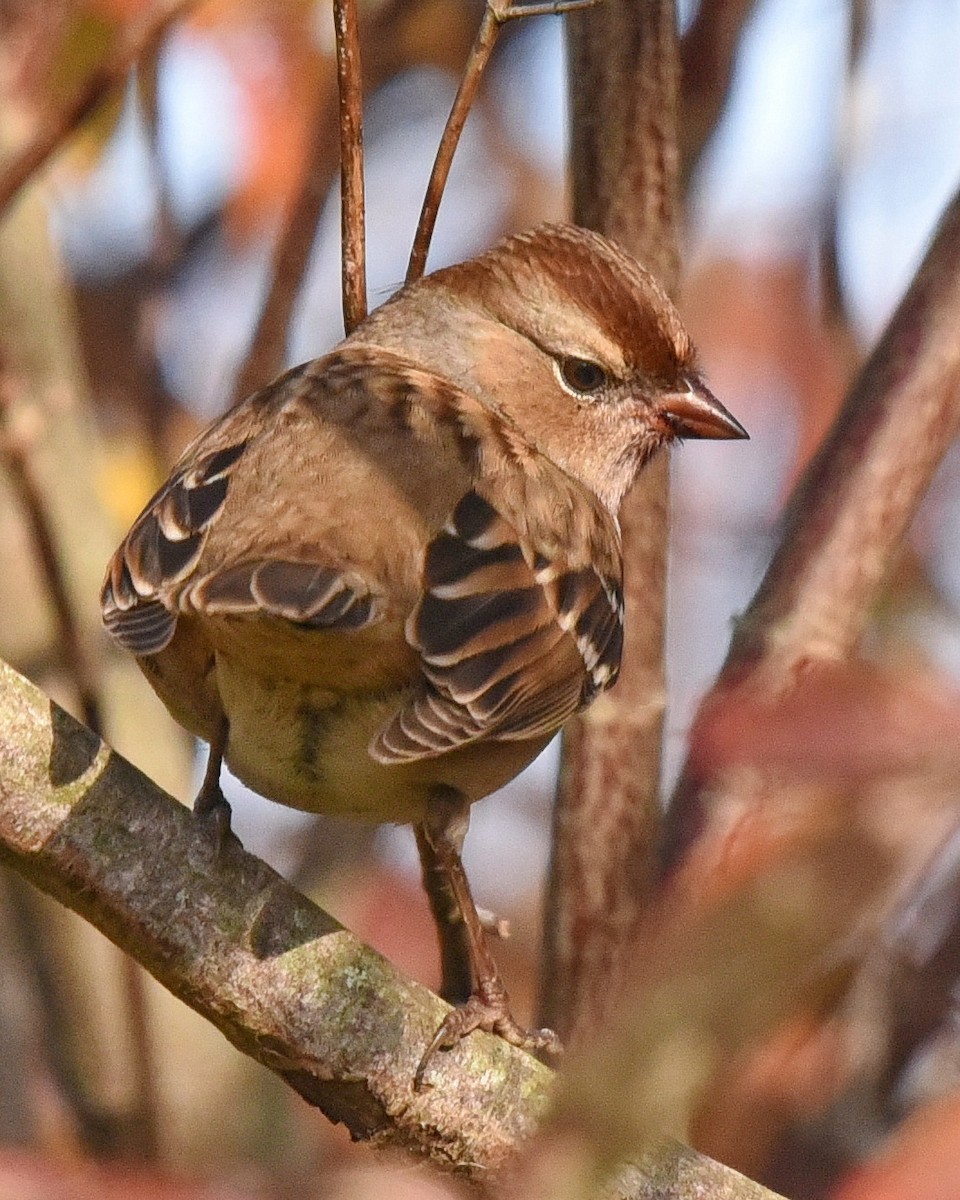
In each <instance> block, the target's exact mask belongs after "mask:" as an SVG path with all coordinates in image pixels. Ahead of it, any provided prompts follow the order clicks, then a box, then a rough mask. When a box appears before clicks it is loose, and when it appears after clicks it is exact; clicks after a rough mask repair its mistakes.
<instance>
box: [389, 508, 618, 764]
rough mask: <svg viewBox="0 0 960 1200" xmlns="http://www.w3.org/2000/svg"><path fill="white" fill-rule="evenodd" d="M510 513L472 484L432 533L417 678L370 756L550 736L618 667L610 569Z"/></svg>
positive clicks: (412, 622)
mask: <svg viewBox="0 0 960 1200" xmlns="http://www.w3.org/2000/svg"><path fill="white" fill-rule="evenodd" d="M518 524H521V522H519V521H518V522H517V523H516V524H514V523H511V522H510V521H508V520H507V519H506V518H505V517H504V516H503V515H502V514H501V513H500V512H498V511H497V508H495V507H494V504H493V503H492V502H491V500H490V499H487V498H485V497H484V496H483V495H481V494H480V493H479V492H478V491H476V490H473V491H470V492H469V493H468V494H467V495H466V496H464V498H463V499H462V500H461V501H460V502H459V504H458V505H457V506H456V508H455V510H454V512H453V515H452V517H451V518H450V520H449V521H448V523H447V524H446V526H445V527H444V529H443V530H442V532H441V533H440V534H439V535H438V536H437V537H436V538H435V539H434V540H433V542H432V543H431V544H430V546H429V548H428V550H427V554H426V559H425V563H424V582H423V595H422V597H421V599H420V601H419V603H418V604H417V606H416V608H415V609H414V611H413V613H412V614H411V616H410V618H409V620H408V622H407V638H408V640H409V641H410V642H411V644H412V645H413V646H414V647H415V649H417V650H418V651H419V653H420V655H421V660H422V669H423V675H424V681H423V685H422V686H421V687H420V688H419V690H418V691H417V692H416V693H415V694H414V695H413V697H412V698H411V699H410V700H409V701H408V703H407V704H405V705H404V707H403V708H402V709H401V710H400V712H399V713H398V714H397V715H396V716H395V717H394V718H393V720H392V721H391V722H390V723H389V724H388V725H387V726H386V728H384V729H383V730H382V731H381V732H380V734H379V735H378V736H377V738H376V739H375V740H374V742H373V744H372V746H371V753H372V754H373V756H374V757H375V758H377V759H378V760H379V761H381V762H407V761H412V760H416V759H424V758H433V757H436V756H437V755H440V754H443V753H445V752H447V751H450V750H453V749H456V748H457V747H459V746H462V745H466V744H468V743H470V742H474V741H477V740H479V739H481V738H493V739H495V740H498V741H525V740H530V739H536V738H540V737H548V736H550V735H551V734H552V733H554V732H555V731H556V730H557V729H558V728H559V727H560V725H562V724H563V722H564V721H565V720H566V719H567V718H568V717H569V716H571V715H572V714H573V713H574V712H576V711H577V709H578V708H580V707H582V706H583V705H584V704H585V703H587V702H588V701H589V700H590V699H592V698H593V696H594V695H596V693H597V692H598V691H600V690H602V689H603V688H605V687H608V686H609V685H610V684H611V683H612V682H613V681H614V679H615V678H616V676H617V671H618V669H619V665H620V652H621V648H622V634H621V630H622V598H621V591H620V586H619V583H618V581H617V578H618V573H617V577H615V576H614V573H613V571H611V574H610V575H605V574H604V573H603V572H602V570H597V569H596V568H595V566H594V565H591V564H590V563H575V562H572V561H571V559H572V558H575V557H576V554H575V552H576V551H577V550H579V549H582V547H576V546H575V547H571V548H570V550H571V553H570V554H569V555H567V554H565V553H564V551H563V550H561V549H560V548H559V547H556V546H555V547H554V548H553V552H552V553H544V552H543V550H542V549H537V548H535V546H534V545H533V544H532V543H531V541H530V540H529V530H527V531H525V533H526V536H525V533H524V532H520V531H518V528H517V525H518ZM611 549H612V550H613V552H614V553H613V561H614V563H615V562H616V553H615V546H614V547H612V548H611ZM611 565H613V564H611Z"/></svg>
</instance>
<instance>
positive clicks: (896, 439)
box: [664, 192, 960, 868]
mask: <svg viewBox="0 0 960 1200" xmlns="http://www.w3.org/2000/svg"><path fill="white" fill-rule="evenodd" d="M958 320H960V192H958V193H957V195H955V196H954V198H953V200H952V201H951V203H950V204H949V206H948V207H947V210H946V212H945V213H944V215H943V217H942V219H941V221H940V225H939V227H938V230H937V233H936V235H935V237H934V240H933V242H932V244H931V246H930V249H929V250H928V252H927V255H926V257H925V259H924V261H923V263H922V265H921V267H920V269H919V271H918V272H917V274H916V276H915V278H914V280H913V283H912V284H911V286H910V289H909V291H908V292H907V294H906V296H905V297H904V299H903V301H902V302H901V304H900V306H899V308H898V309H897V311H896V313H895V314H894V316H893V317H892V318H891V320H890V323H889V325H888V326H887V328H886V331H885V332H884V334H883V336H882V338H881V339H880V341H879V342H878V344H877V346H876V348H875V349H874V351H873V353H872V354H871V356H870V358H869V359H868V360H867V362H866V364H865V365H864V367H863V369H862V371H861V372H860V375H859V376H858V378H857V379H856V381H855V382H854V384H853V386H852V388H851V390H850V392H849V393H848V396H847V399H846V401H845V403H844V406H843V408H842V410H841V412H840V415H839V416H838V418H837V420H836V422H835V423H834V426H833V428H832V430H831V431H830V433H829V435H828V436H827V438H826V440H825V441H824V443H823V445H822V446H821V448H820V450H819V452H818V453H817V455H816V457H815V458H814V459H813V461H812V462H811V463H810V465H809V467H808V468H807V470H806V472H805V474H804V476H803V478H802V479H801V480H800V481H799V483H798V484H797V487H796V489H795V490H794V493H793V495H792V496H791V498H790V500H789V501H788V504H787V508H786V513H785V516H784V519H783V522H782V525H781V540H780V544H779V547H778V549H777V551H776V553H775V555H774V557H773V560H772V561H771V563H770V566H769V567H768V569H767V573H766V575H765V576H764V579H763V582H762V583H761V584H760V587H759V589H758V591H757V594H756V595H755V596H754V598H753V600H752V602H751V604H750V606H749V607H748V609H747V611H746V613H744V615H743V616H742V617H741V618H740V620H739V621H738V623H737V627H736V630H735V633H734V637H733V641H732V643H731V646H730V651H729V653H728V655H727V660H726V662H725V664H724V666H723V669H722V671H721V673H720V675H719V677H718V679H717V682H716V684H715V685H714V689H713V691H712V693H711V696H713V695H715V694H716V693H718V692H720V691H722V690H723V689H725V688H726V687H728V686H729V685H730V684H731V683H732V682H734V681H743V680H744V677H745V676H746V675H747V674H748V673H749V674H750V675H751V676H752V677H753V678H754V679H755V680H756V681H757V682H758V683H762V685H763V687H764V688H765V690H767V691H768V692H772V693H773V694H776V693H778V692H782V691H783V690H784V689H787V688H789V687H790V684H791V682H792V680H793V679H794V678H795V677H796V676H797V675H798V674H799V673H800V672H802V671H804V670H806V669H808V668H809V667H810V666H812V665H814V664H816V663H817V662H837V661H842V660H843V659H846V658H849V657H850V656H851V654H853V653H854V652H855V650H856V647H857V645H858V643H859V641H860V638H861V637H862V635H863V633H864V631H865V629H866V627H867V623H868V621H869V618H870V613H871V611H872V608H873V605H874V603H875V601H876V598H877V595H878V593H879V591H880V588H881V587H882V586H883V583H884V581H885V579H886V578H887V576H888V575H889V573H890V570H891V568H892V566H893V565H894V563H895V562H896V560H897V557H898V555H899V553H900V546H901V542H902V540H903V535H904V533H905V532H906V530H907V528H908V526H909V524H910V521H911V520H912V518H913V515H914V513H915V512H916V511H917V507H918V506H919V504H920V501H921V500H922V499H923V496H924V495H925V493H926V491H927V488H928V486H929V484H930V481H931V479H932V478H933V475H934V472H935V471H936V469H937V467H938V466H939V464H940V461H941V459H942V458H943V455H944V454H945V453H946V451H947V449H948V448H949V446H950V445H951V443H952V442H953V441H954V439H955V438H956V437H957V435H958V433H960V343H958V341H957V334H956V331H957V322H958ZM709 699H710V697H708V698H707V700H709ZM705 703H706V701H705ZM703 784H704V781H702V780H700V779H698V778H697V775H696V772H695V771H694V770H693V768H692V766H690V765H689V764H688V766H687V767H686V768H685V770H684V772H683V774H682V776H681V779H680V782H679V784H678V786H677V790H676V792H675V795H674V800H673V804H672V805H671V809H670V812H669V816H668V825H667V831H666V842H665V846H664V866H665V868H670V867H672V866H674V865H675V864H676V863H677V861H678V859H679V858H680V857H682V855H683V854H684V853H685V851H686V849H687V848H688V847H689V845H690V843H691V842H692V841H693V840H694V839H695V838H696V837H697V835H698V832H699V830H700V827H701V824H702V821H703V820H704V818H705V809H704V799H703ZM758 786H759V785H758ZM762 791H763V789H762V787H761V788H760V790H759V791H758V793H757V796H756V797H754V799H755V800H756V801H757V802H758V803H762V795H761V794H762ZM738 795H739V793H738ZM742 799H743V801H744V802H745V803H746V802H748V798H747V797H746V795H745V794H744V795H743V797H742Z"/></svg>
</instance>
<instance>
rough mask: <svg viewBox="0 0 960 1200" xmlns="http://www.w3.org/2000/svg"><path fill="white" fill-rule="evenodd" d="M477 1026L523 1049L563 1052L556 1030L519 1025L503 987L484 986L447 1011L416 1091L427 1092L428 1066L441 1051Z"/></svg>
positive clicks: (429, 1048) (424, 1059) (416, 1079)
mask: <svg viewBox="0 0 960 1200" xmlns="http://www.w3.org/2000/svg"><path fill="white" fill-rule="evenodd" d="M475 1029H482V1030H484V1031H485V1032H487V1033H495V1034H496V1035H497V1036H498V1037H502V1038H503V1040H504V1041H505V1042H509V1043H510V1045H511V1046H518V1047H519V1048H520V1049H521V1050H546V1051H547V1052H548V1053H549V1054H560V1053H561V1051H562V1049H563V1047H562V1046H561V1044H560V1039H559V1038H558V1037H557V1035H556V1034H555V1033H554V1032H553V1030H552V1029H524V1028H523V1027H522V1026H521V1025H519V1024H518V1023H517V1022H516V1021H515V1020H514V1018H513V1015H512V1014H511V1012H510V1009H509V999H508V997H507V994H506V992H505V991H503V990H502V988H497V987H484V986H483V985H481V986H480V987H479V988H478V989H477V991H476V992H474V994H473V995H472V996H471V997H470V999H469V1000H468V1001H467V1002H466V1004H461V1005H460V1006H459V1007H458V1008H454V1009H451V1011H450V1012H448V1013H447V1015H446V1017H445V1018H444V1020H443V1023H442V1024H441V1025H440V1028H439V1029H438V1030H437V1032H436V1033H435V1034H434V1035H433V1037H432V1038H431V1040H430V1044H429V1045H428V1046H427V1048H426V1050H424V1052H423V1056H422V1057H421V1059H420V1064H419V1066H418V1067H417V1071H416V1074H415V1075H414V1077H413V1090H414V1091H415V1092H420V1091H423V1088H424V1086H425V1084H426V1078H425V1077H426V1071H427V1067H428V1066H429V1065H430V1061H431V1059H432V1058H433V1056H434V1055H435V1054H436V1053H437V1051H438V1050H452V1049H453V1047H454V1046H456V1045H457V1043H458V1042H460V1041H462V1040H463V1038H465V1037H466V1036H467V1034H469V1033H473V1031H474V1030H475Z"/></svg>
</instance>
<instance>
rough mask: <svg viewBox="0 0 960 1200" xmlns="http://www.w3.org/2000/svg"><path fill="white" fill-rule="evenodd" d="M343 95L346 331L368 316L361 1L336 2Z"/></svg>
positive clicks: (339, 78)
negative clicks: (359, 5)
mask: <svg viewBox="0 0 960 1200" xmlns="http://www.w3.org/2000/svg"><path fill="white" fill-rule="evenodd" d="M333 24H334V28H335V30H336V36H337V84H338V86H339V92H340V236H341V251H340V253H341V265H342V271H343V324H344V328H345V329H346V331H347V333H352V332H353V330H354V329H355V328H356V327H357V325H359V324H360V322H361V321H362V320H363V318H364V317H365V316H366V315H367V266H366V236H365V233H364V204H363V74H362V70H361V66H360V27H359V19H358V17H357V0H333Z"/></svg>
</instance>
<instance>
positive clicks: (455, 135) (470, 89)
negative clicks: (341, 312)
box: [406, 0, 597, 283]
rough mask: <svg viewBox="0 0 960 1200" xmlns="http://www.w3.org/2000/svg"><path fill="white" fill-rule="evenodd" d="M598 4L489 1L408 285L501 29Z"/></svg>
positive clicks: (444, 139)
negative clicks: (517, 21) (516, 21)
mask: <svg viewBox="0 0 960 1200" xmlns="http://www.w3.org/2000/svg"><path fill="white" fill-rule="evenodd" d="M596 3H597V0H557V2H556V3H547V4H513V3H511V0H506V2H505V3H504V2H503V0H487V6H486V9H485V10H484V14H483V20H482V21H481V22H480V28H479V29H478V30H477V36H476V38H475V40H474V43H473V46H472V48H471V50H470V56H469V58H468V59H467V64H466V66H465V67H464V70H463V75H462V77H461V79H460V86H459V88H458V89H457V94H456V96H455V97H454V99H453V104H452V106H451V108H450V115H449V116H448V117H447V123H446V125H445V126H444V130H443V134H442V136H441V138H440V145H439V146H438V147H437V156H436V158H435V160H434V163H433V170H432V171H431V172H430V179H429V182H428V183H427V190H426V194H425V195H424V198H423V208H422V209H421V210H420V220H419V221H418V222H417V232H416V234H415V235H414V239H413V249H412V250H411V251H410V263H409V266H408V267H407V279H406V281H407V283H413V282H414V281H415V280H417V279H420V278H422V276H423V273H424V271H425V270H426V268H427V255H428V254H429V253H430V242H431V241H432V239H433V231H434V228H435V227H436V224H437V214H438V213H439V211H440V202H441V200H442V199H443V193H444V190H445V189H446V186H447V179H448V177H449V175H450V167H451V165H452V164H453V156H454V154H455V153H456V150H457V146H458V144H459V142H460V136H461V134H462V133H463V128H464V125H465V124H466V121H467V117H468V116H469V114H470V109H471V108H472V107H473V102H474V100H475V99H476V95H477V89H478V88H479V87H480V80H481V78H482V76H483V72H484V70H485V69H486V66H487V63H488V62H489V61H490V56H491V55H492V54H493V48H494V46H495V45H496V44H497V38H498V37H499V36H500V28H501V26H502V25H503V24H504V23H505V22H507V21H511V20H514V19H517V18H521V17H539V16H548V15H550V16H556V15H559V14H560V13H566V12H577V11H578V10H580V9H584V8H592V7H593V6H594V5H595V4H596Z"/></svg>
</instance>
